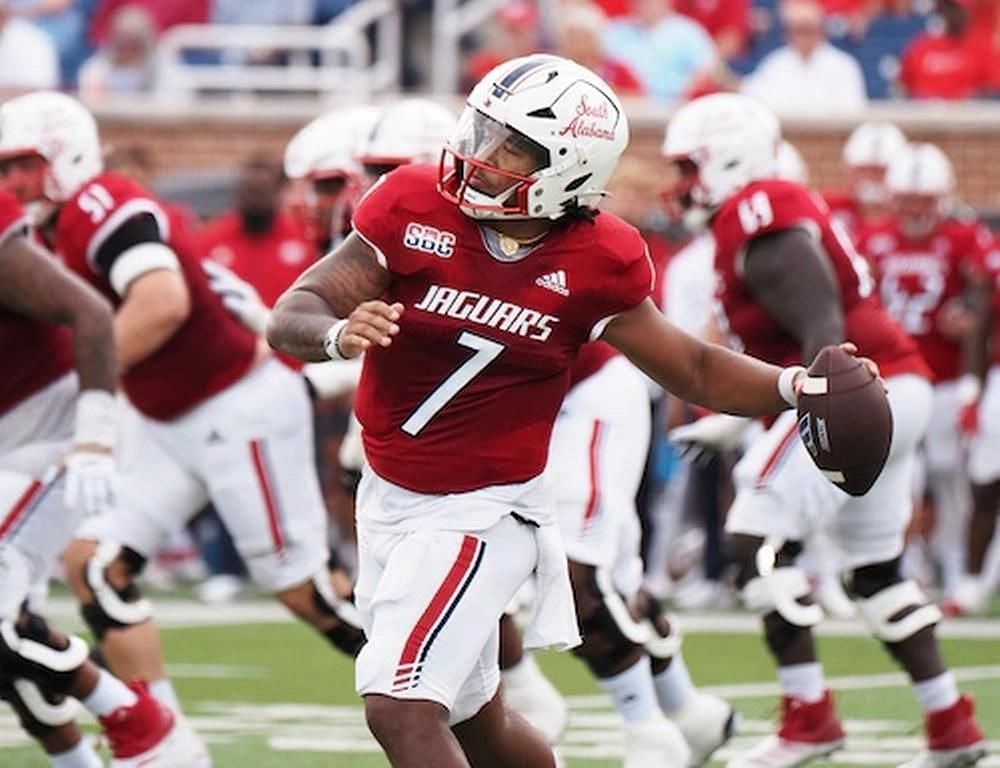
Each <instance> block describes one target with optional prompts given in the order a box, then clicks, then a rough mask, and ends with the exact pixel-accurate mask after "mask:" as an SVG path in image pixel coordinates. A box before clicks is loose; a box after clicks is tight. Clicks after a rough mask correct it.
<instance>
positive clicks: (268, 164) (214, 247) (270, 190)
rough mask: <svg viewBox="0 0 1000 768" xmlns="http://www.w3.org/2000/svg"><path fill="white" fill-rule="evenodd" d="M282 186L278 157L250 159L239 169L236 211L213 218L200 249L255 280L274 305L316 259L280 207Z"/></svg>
mask: <svg viewBox="0 0 1000 768" xmlns="http://www.w3.org/2000/svg"><path fill="white" fill-rule="evenodd" d="M282 186H283V177H282V174H281V167H280V166H279V165H278V164H277V163H276V162H274V161H272V160H271V159H270V158H268V157H264V156H254V157H251V158H249V159H248V160H247V161H246V162H244V163H243V165H242V167H241V168H240V176H239V180H238V182H237V185H236V206H235V210H233V211H232V212H230V213H227V214H223V215H222V216H220V217H218V218H216V219H213V220H212V221H210V222H208V223H207V224H206V225H205V227H204V229H203V230H202V232H201V237H200V238H199V240H200V246H201V253H203V254H204V255H205V256H207V257H208V258H210V259H212V260H213V261H217V262H219V263H220V264H222V265H223V266H225V267H228V268H229V269H231V270H232V271H233V272H235V273H236V274H237V275H239V276H240V277H242V278H243V279H244V280H246V281H247V282H248V283H250V284H251V285H252V286H253V287H254V288H256V289H257V292H258V293H259V294H260V298H261V300H262V301H263V302H264V303H265V304H266V305H267V306H269V307H270V306H273V305H274V302H275V301H277V300H278V297H279V296H280V295H281V294H282V293H284V292H285V289H287V288H288V287H289V286H290V285H291V284H292V282H293V281H294V280H295V278H296V277H298V276H299V274H300V273H301V272H302V270H304V269H305V268H306V267H307V266H309V264H311V263H312V261H313V258H314V251H313V248H312V247H311V246H310V245H309V243H307V242H306V240H305V238H304V237H303V236H302V232H301V231H300V229H299V227H298V225H297V224H296V223H295V221H294V220H293V219H292V217H291V216H290V215H289V214H288V213H286V212H285V211H283V210H281V192H282Z"/></svg>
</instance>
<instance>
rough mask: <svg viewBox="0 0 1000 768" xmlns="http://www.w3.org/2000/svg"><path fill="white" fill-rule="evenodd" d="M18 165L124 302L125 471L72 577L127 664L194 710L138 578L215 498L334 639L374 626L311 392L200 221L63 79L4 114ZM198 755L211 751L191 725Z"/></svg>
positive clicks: (116, 664)
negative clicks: (251, 327) (238, 300)
mask: <svg viewBox="0 0 1000 768" xmlns="http://www.w3.org/2000/svg"><path fill="white" fill-rule="evenodd" d="M0 119H2V128H3V131H2V134H3V136H2V139H0V152H2V153H3V157H4V158H5V161H4V162H5V171H6V172H5V176H4V181H5V182H6V185H7V187H8V188H9V189H11V190H12V191H14V192H15V193H16V194H17V195H18V197H20V198H21V199H22V201H31V202H36V201H40V202H44V203H46V204H47V206H48V207H49V208H50V209H51V211H52V215H51V217H50V220H49V221H48V222H47V223H46V224H45V225H44V227H43V229H42V234H43V235H46V236H48V237H49V239H50V240H51V242H53V243H54V247H55V250H56V251H57V253H58V255H59V257H60V258H61V259H62V260H63V261H64V262H65V263H66V265H67V266H69V267H70V269H72V270H73V271H74V272H76V273H77V274H78V275H79V276H81V277H83V278H84V279H85V280H86V281H88V282H89V283H90V284H91V285H93V286H94V287H95V288H97V290H98V291H99V292H101V293H102V294H103V295H104V296H105V297H106V298H107V299H108V300H109V301H110V302H111V304H112V305H113V306H114V307H115V308H116V314H115V331H116V332H115V336H116V346H117V353H118V359H119V361H120V364H121V366H122V369H123V372H122V376H121V381H122V387H123V389H124V391H125V394H126V395H127V402H125V403H123V408H124V419H123V422H124V423H123V425H122V433H123V439H122V445H121V447H120V455H121V459H120V463H121V467H122V469H121V482H120V489H119V493H118V497H117V499H116V503H115V505H114V506H113V508H112V509H111V510H110V511H109V512H108V513H107V514H103V515H99V516H96V517H93V518H89V519H88V520H86V521H85V522H84V525H83V526H82V527H81V530H80V531H79V532H78V536H77V540H76V541H75V542H74V544H73V545H72V546H71V547H70V550H69V551H68V553H67V556H66V565H67V573H68V576H69V581H70V584H71V586H72V587H73V589H74V592H75V593H76V595H77V597H78V598H79V599H80V600H81V602H82V603H83V614H84V617H85V618H86V620H87V621H88V623H89V625H90V627H91V629H92V630H93V632H94V635H95V636H96V637H97V638H98V640H99V642H100V644H101V648H102V650H103V652H104V655H105V658H107V660H108V662H109V664H110V666H111V668H112V670H113V671H115V672H117V673H119V674H121V675H122V676H125V677H127V678H130V679H131V678H139V679H146V680H150V681H151V689H152V691H153V693H154V695H156V696H157V698H159V699H160V700H161V701H163V702H165V703H168V704H169V705H170V706H172V707H173V708H175V709H176V707H177V700H176V697H175V696H174V694H173V690H172V688H171V687H170V684H169V681H168V680H167V679H166V677H165V672H164V668H163V661H162V658H161V655H160V652H159V640H158V634H157V630H156V627H155V625H154V624H153V623H152V621H150V605H149V603H148V602H147V601H145V600H143V599H141V597H140V594H139V592H138V588H137V587H136V585H135V583H134V579H135V576H136V575H137V574H138V572H139V571H140V570H141V569H142V567H143V565H144V563H145V561H146V559H147V558H148V557H149V556H151V555H152V554H154V552H155V551H156V550H157V549H158V548H159V546H160V545H161V543H162V541H163V539H164V538H165V537H166V536H167V535H169V534H170V533H171V532H173V531H175V530H177V529H178V528H180V527H181V526H183V525H184V524H185V523H186V522H187V521H188V519H189V518H190V517H191V516H193V515H194V514H195V513H196V512H198V510H200V509H201V508H202V507H203V506H204V505H205V504H206V503H207V502H208V501H211V502H212V503H213V504H214V506H215V507H216V509H217V510H218V512H219V515H220V517H221V518H222V520H223V521H224V523H225V524H226V526H227V528H228V529H229V531H230V533H231V534H232V535H233V539H234V541H235V544H236V546H237V548H238V549H239V551H240V552H241V554H242V555H243V558H244V560H245V561H246V563H247V565H248V568H249V570H250V573H251V576H252V577H253V578H254V580H255V581H257V582H258V583H259V584H260V585H261V586H262V587H264V588H265V589H267V590H269V591H271V592H273V593H274V594H275V596H276V597H277V598H278V599H279V600H281V601H282V602H283V603H284V604H285V605H286V606H287V607H288V608H289V609H290V610H291V611H292V612H293V613H294V614H295V615H297V616H298V617H300V618H302V619H303V620H305V621H307V622H308V623H310V624H311V625H312V626H314V627H315V628H316V629H318V630H319V631H320V632H322V633H323V634H324V635H325V636H326V637H327V638H328V639H329V640H330V641H331V642H332V643H333V644H335V645H337V646H338V647H340V648H342V649H344V650H346V651H349V652H356V651H357V649H358V647H359V646H360V644H361V642H362V635H361V632H360V627H359V626H357V620H356V619H355V618H354V610H353V607H352V606H345V605H344V604H343V601H341V600H339V599H338V598H337V597H336V595H334V594H332V590H331V588H330V587H331V584H330V579H329V578H328V574H327V571H326V563H327V557H328V553H327V549H326V524H327V522H326V509H325V506H324V504H323V500H322V496H321V494H320V490H319V484H318V481H317V479H316V475H315V472H314V471H313V467H314V448H313V438H312V421H311V411H310V406H309V399H308V396H307V393H306V390H305V386H304V384H303V382H302V380H301V378H300V377H299V376H297V375H296V374H294V373H293V372H292V371H290V370H288V369H287V368H286V367H285V366H283V365H281V364H280V363H278V362H277V361H276V360H275V359H274V358H273V356H272V355H270V354H269V353H268V351H267V350H266V349H265V348H264V346H263V345H262V344H260V343H258V342H259V340H258V338H257V337H256V336H254V334H252V333H250V332H249V331H248V330H246V329H245V328H244V327H243V326H241V325H240V324H239V323H238V322H237V320H236V319H234V318H233V317H232V316H231V315H230V314H229V313H228V312H227V311H226V309H225V308H224V307H223V306H222V304H221V302H220V300H219V298H218V296H216V295H215V294H214V293H213V292H212V291H211V289H210V287H209V285H208V282H207V280H206V278H205V276H204V274H203V272H202V269H201V266H200V264H199V262H198V261H197V259H196V258H194V256H193V255H192V252H191V250H190V248H189V246H188V244H187V243H186V242H185V241H184V239H183V237H181V236H179V235H178V233H177V232H172V231H171V230H170V227H169V225H168V223H167V221H166V218H165V217H164V216H163V212H162V208H161V207H160V205H159V204H158V203H157V201H156V200H154V199H153V198H152V197H151V196H150V195H149V194H148V193H147V192H146V191H145V190H144V189H142V188H141V187H140V186H139V185H137V184H135V183H134V182H132V181H130V180H129V179H126V178H124V177H122V176H118V175H116V174H113V173H104V172H102V159H101V148H100V142H99V138H98V134H97V126H96V123H95V121H94V119H93V117H92V116H91V115H90V113H88V112H87V111H86V109H84V108H83V106H82V105H80V104H79V102H77V101H75V100H74V99H72V98H71V97H69V96H66V95H63V94H57V93H44V92H40V93H33V94H28V95H26V96H21V97H18V98H16V99H12V100H11V101H8V102H7V103H6V104H4V106H3V109H2V112H0ZM191 743H192V752H191V754H190V756H189V758H188V761H187V764H188V765H191V766H198V768H200V767H201V766H207V765H209V764H210V758H209V757H208V754H207V752H205V750H204V748H203V746H200V745H198V744H197V743H196V740H195V739H194V738H193V735H192V739H191Z"/></svg>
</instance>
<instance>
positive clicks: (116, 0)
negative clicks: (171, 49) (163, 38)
mask: <svg viewBox="0 0 1000 768" xmlns="http://www.w3.org/2000/svg"><path fill="white" fill-rule="evenodd" d="M211 2H212V0H99V2H98V5H97V9H96V10H95V11H94V16H93V18H92V19H91V21H90V39H91V41H92V42H93V43H94V45H100V44H101V43H102V42H104V38H105V37H107V35H108V32H109V30H110V28H111V19H112V18H113V17H114V15H115V13H116V12H117V11H118V9H119V8H123V7H125V6H127V5H138V6H141V7H143V8H145V9H146V10H147V11H148V12H149V15H150V16H152V18H153V21H155V22H156V28H157V29H158V30H159V31H160V32H162V31H163V30H165V29H170V27H173V26H176V25H177V24H204V23H205V22H206V21H208V10H209V6H210V4H211ZM247 5H257V2H256V0H253V1H252V2H248V3H247Z"/></svg>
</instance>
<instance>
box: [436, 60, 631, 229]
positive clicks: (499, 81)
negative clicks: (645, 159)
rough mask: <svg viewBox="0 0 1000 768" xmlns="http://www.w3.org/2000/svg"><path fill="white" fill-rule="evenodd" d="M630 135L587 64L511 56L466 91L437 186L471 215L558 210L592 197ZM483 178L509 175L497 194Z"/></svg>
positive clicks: (548, 214) (554, 215)
mask: <svg viewBox="0 0 1000 768" xmlns="http://www.w3.org/2000/svg"><path fill="white" fill-rule="evenodd" d="M628 137H629V130H628V119H627V118H626V116H625V110H624V108H623V107H622V104H621V102H620V101H619V100H618V97H617V96H616V95H615V93H614V91H612V90H611V88H610V86H608V84H607V83H605V82H604V81H603V80H602V79H601V78H600V77H598V76H597V75H595V74H594V73H593V72H591V71H590V70H589V69H587V68H585V67H582V66H580V65H579V64H577V63H576V62H573V61H570V60H569V59H563V58H560V57H558V56H550V55H547V54H533V55H530V56H524V57H521V58H517V59H512V60H510V61H507V62H505V63H503V64H501V65H500V66H498V67H495V68H494V69H493V70H491V71H490V72H489V73H488V74H487V75H486V77H484V78H483V79H482V80H480V81H479V83H478V84H477V85H476V87H475V88H473V89H472V93H470V94H469V99H468V101H467V106H466V108H465V111H464V112H463V113H462V116H461V117H460V118H459V122H458V127H457V128H456V130H455V133H454V135H453V136H452V138H451V141H450V142H449V143H448V146H447V147H446V148H445V151H444V152H443V153H442V158H441V169H440V181H439V185H438V186H439V188H440V190H441V192H442V194H443V195H444V196H445V197H446V198H447V199H448V200H450V201H452V202H453V203H455V204H457V205H458V206H459V208H460V209H461V210H462V212H463V213H465V214H466V215H468V216H472V217H474V218H477V219H558V218H560V217H562V216H563V215H565V214H566V213H567V212H569V211H571V210H574V209H577V208H594V207H596V206H597V204H598V203H599V202H600V200H601V197H602V196H603V195H604V190H605V186H606V185H607V183H608V180H609V179H610V178H611V174H612V173H613V172H614V170H615V166H616V165H617V164H618V159H619V158H620V157H621V154H622V152H623V151H624V149H625V145H626V144H628ZM501 150H503V152H504V153H511V154H514V155H520V156H522V157H525V156H527V157H529V158H534V160H535V163H536V167H535V169H534V170H531V171H528V172H524V173H514V172H511V171H510V170H505V169H503V168H501V167H498V165H497V163H496V158H497V155H498V154H499V152H500V151H501ZM449 160H450V161H451V162H449ZM489 177H492V178H494V179H499V180H500V183H506V182H507V181H509V184H508V185H507V186H506V187H504V189H503V190H502V191H500V192H496V193H493V194H490V193H488V192H486V191H483V190H482V189H481V188H477V186H476V184H477V181H478V182H479V183H480V185H481V186H482V185H483V184H484V183H485V179H487V178H489Z"/></svg>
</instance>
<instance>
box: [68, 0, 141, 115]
mask: <svg viewBox="0 0 1000 768" xmlns="http://www.w3.org/2000/svg"><path fill="white" fill-rule="evenodd" d="M156 36H157V31H156V23H155V22H154V21H153V17H152V16H151V15H150V14H149V12H148V11H146V9H144V8H141V7H140V6H138V5H127V6H125V7H124V8H119V9H118V10H117V11H116V12H115V15H114V16H113V17H112V19H111V26H110V28H109V30H108V36H107V38H106V39H105V41H104V43H103V44H102V45H101V47H100V49H99V50H98V51H97V53H95V54H94V55H93V56H91V57H90V58H89V59H87V61H86V62H85V63H84V65H83V67H82V68H81V69H80V92H81V93H82V94H83V95H84V96H87V97H94V96H101V95H104V94H107V93H147V92H149V91H152V90H154V88H155V87H156Z"/></svg>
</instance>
